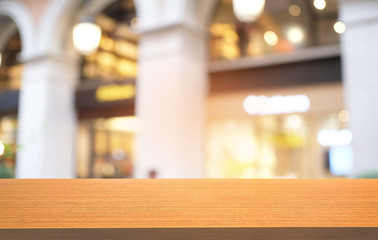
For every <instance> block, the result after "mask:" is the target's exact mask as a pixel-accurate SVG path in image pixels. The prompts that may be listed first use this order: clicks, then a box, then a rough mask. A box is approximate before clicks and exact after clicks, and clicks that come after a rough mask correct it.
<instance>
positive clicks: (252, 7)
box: [232, 0, 265, 22]
mask: <svg viewBox="0 0 378 240" xmlns="http://www.w3.org/2000/svg"><path fill="white" fill-rule="evenodd" d="M232 5H233V9H234V14H235V16H236V18H237V19H238V20H239V21H242V22H254V21H256V19H257V18H258V17H259V16H260V15H261V13H262V12H263V10H264V6H265V0H233V1H232Z"/></svg>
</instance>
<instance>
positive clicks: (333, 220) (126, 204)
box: [0, 179, 378, 229]
mask: <svg viewBox="0 0 378 240" xmlns="http://www.w3.org/2000/svg"><path fill="white" fill-rule="evenodd" d="M0 213H1V214H0V228H2V229H25V228H26V229H48V228H50V229H60V228H67V229H73V228H76V229H78V228H84V229H85V228H102V229H104V228H119V229H122V228H149V229H151V228H294V227H305V228H314V227H323V228H339V227H354V228H356V227H378V180H367V179H322V180H321V179H295V180H293V179H290V180H288V179H286V180H283V179H279V180H230V179H228V180H223V179H222V180H220V179H219V180H209V179H207V180H206V179H198V180H196V179H191V180H162V179H156V180H149V179H148V180H142V179H109V180H104V179H64V180H58V179H49V180H31V179H28V180H24V179H13V180H0Z"/></svg>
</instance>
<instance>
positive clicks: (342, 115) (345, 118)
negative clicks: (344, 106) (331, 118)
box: [339, 110, 350, 122]
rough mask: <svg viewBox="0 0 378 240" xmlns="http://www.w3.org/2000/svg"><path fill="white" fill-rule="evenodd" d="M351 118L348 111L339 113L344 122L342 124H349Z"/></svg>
mask: <svg viewBox="0 0 378 240" xmlns="http://www.w3.org/2000/svg"><path fill="white" fill-rule="evenodd" d="M349 118H350V114H349V112H348V111H346V110H341V111H340V112H339V120H340V121H342V122H348V121H349Z"/></svg>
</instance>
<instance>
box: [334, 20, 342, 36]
mask: <svg viewBox="0 0 378 240" xmlns="http://www.w3.org/2000/svg"><path fill="white" fill-rule="evenodd" d="M333 29H334V30H335V32H337V33H338V34H341V33H343V32H345V24H344V23H343V22H336V23H335V24H334V25H333Z"/></svg>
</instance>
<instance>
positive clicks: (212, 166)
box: [206, 0, 352, 178]
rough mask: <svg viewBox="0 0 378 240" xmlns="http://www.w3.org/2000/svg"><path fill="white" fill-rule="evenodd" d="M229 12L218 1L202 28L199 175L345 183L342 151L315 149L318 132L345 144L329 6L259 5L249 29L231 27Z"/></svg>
mask: <svg viewBox="0 0 378 240" xmlns="http://www.w3.org/2000/svg"><path fill="white" fill-rule="evenodd" d="M232 3H233V1H232V0H220V1H219V5H218V8H217V10H216V11H215V15H214V17H213V21H212V23H211V24H210V26H209V32H210V35H211V37H210V42H209V49H210V63H209V65H210V72H209V76H210V94H209V98H208V102H209V121H208V130H207V136H208V139H207V146H206V149H207V151H206V153H207V161H206V175H207V176H208V177H214V178H223V177H233V178H276V177H282V178H297V177H298V178H314V177H315V178H317V177H345V176H346V175H348V174H349V172H348V170H349V171H350V169H351V167H350V165H351V158H352V156H351V151H349V150H345V149H348V146H349V144H350V142H346V141H345V142H343V143H342V144H341V146H339V145H340V144H339V143H338V142H337V143H336V142H333V143H329V144H328V143H327V144H326V145H325V144H323V143H322V142H319V141H318V134H319V132H321V131H322V130H324V131H325V132H327V133H328V131H329V132H331V133H332V134H334V138H335V139H339V138H342V137H339V136H341V135H342V134H344V135H348V134H349V135H348V137H350V136H351V135H352V133H349V132H350V131H349V130H348V129H347V126H346V122H347V121H348V117H347V116H348V114H347V112H346V111H341V110H342V109H343V108H344V106H343V94H342V92H343V90H342V81H341V64H340V53H339V50H338V49H339V46H338V45H339V34H342V32H343V31H344V30H345V26H344V25H343V23H341V22H338V4H337V0H319V1H318V0H316V1H313V0H266V1H265V7H264V10H263V12H262V14H261V15H259V17H258V18H257V19H256V20H255V21H253V22H241V21H238V20H237V18H236V17H235V15H234V12H233V5H232ZM314 53H316V54H314ZM230 60H232V61H230ZM285 93H286V94H285ZM305 93H307V94H308V96H306V94H305ZM310 102H311V104H310ZM340 111H341V112H340ZM339 115H340V116H341V117H338V116H339ZM324 131H323V132H324ZM344 135H343V136H344ZM327 136H328V135H327ZM335 141H336V140H335ZM346 155H348V156H347V158H346ZM340 156H343V157H344V158H345V159H346V160H345V161H343V160H342V159H341V157H340ZM341 165H342V167H343V168H341V167H340V166H341Z"/></svg>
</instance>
